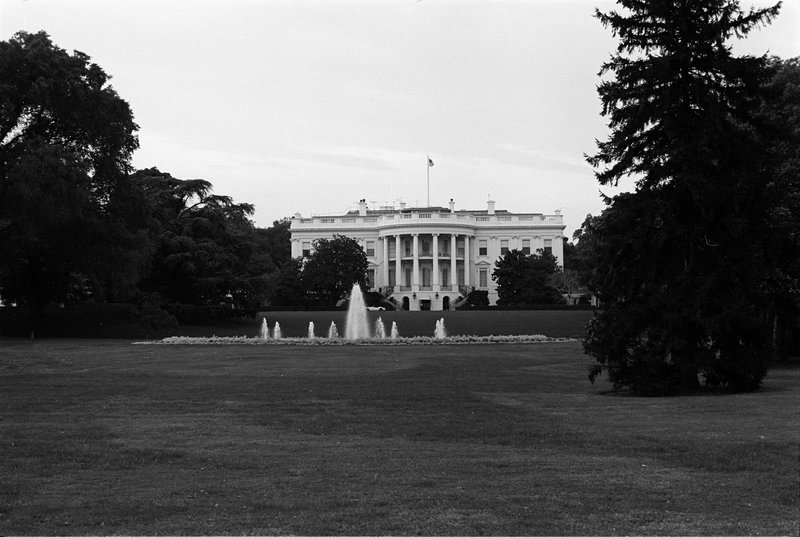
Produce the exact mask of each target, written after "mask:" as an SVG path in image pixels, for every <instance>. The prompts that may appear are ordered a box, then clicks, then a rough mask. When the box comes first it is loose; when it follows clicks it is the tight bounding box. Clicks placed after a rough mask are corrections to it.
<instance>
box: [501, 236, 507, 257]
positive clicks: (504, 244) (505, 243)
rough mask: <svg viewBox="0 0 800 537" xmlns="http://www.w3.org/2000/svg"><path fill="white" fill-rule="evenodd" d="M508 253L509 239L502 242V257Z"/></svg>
mask: <svg viewBox="0 0 800 537" xmlns="http://www.w3.org/2000/svg"><path fill="white" fill-rule="evenodd" d="M507 253H508V239H502V240H500V255H506V254H507Z"/></svg>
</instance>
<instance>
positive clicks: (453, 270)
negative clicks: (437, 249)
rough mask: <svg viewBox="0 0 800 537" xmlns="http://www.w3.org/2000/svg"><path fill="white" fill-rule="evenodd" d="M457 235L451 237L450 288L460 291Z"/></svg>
mask: <svg viewBox="0 0 800 537" xmlns="http://www.w3.org/2000/svg"><path fill="white" fill-rule="evenodd" d="M456 244H457V240H456V235H455V233H453V234H451V235H450V288H451V289H458V256H457V253H458V249H457V248H456Z"/></svg>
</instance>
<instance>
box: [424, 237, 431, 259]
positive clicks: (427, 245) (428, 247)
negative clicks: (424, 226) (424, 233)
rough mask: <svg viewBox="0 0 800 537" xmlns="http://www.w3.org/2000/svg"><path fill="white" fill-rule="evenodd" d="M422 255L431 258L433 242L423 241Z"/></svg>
mask: <svg viewBox="0 0 800 537" xmlns="http://www.w3.org/2000/svg"><path fill="white" fill-rule="evenodd" d="M422 255H423V256H430V255H432V254H431V241H430V240H429V239H422Z"/></svg>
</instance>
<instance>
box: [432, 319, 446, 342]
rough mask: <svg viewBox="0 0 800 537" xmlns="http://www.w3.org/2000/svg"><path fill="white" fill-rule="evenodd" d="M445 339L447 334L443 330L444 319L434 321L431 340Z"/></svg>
mask: <svg viewBox="0 0 800 537" xmlns="http://www.w3.org/2000/svg"><path fill="white" fill-rule="evenodd" d="M446 337H447V332H446V331H445V329H444V317H442V318H441V319H439V320H438V321H436V327H435V328H434V330H433V339H444V338H446Z"/></svg>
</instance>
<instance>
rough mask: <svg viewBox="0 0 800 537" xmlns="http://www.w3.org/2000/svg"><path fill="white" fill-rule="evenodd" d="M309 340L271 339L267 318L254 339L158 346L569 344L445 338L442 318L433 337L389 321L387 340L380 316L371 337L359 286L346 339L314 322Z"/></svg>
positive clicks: (181, 340)
mask: <svg viewBox="0 0 800 537" xmlns="http://www.w3.org/2000/svg"><path fill="white" fill-rule="evenodd" d="M307 334H308V337H305V338H303V337H286V338H284V337H283V334H282V332H281V325H280V323H278V322H277V321H276V322H275V326H274V328H273V330H272V337H270V331H269V326H268V325H267V319H266V317H264V318H263V319H262V321H261V327H260V330H259V332H258V336H257V337H241V336H233V337H217V336H212V337H210V338H208V337H207V338H203V337H183V336H174V337H171V338H164V339H163V340H161V341H160V342H158V343H162V344H173V345H174V344H243V343H244V344H252V343H256V344H258V343H263V344H270V345H352V344H358V345H431V344H451V345H469V344H477V343H517V344H519V343H541V342H545V341H569V340H568V339H565V338H555V339H554V338H548V337H546V336H543V335H540V334H534V335H519V336H503V335H500V336H494V335H490V336H470V335H455V336H448V335H447V331H446V330H445V327H444V317H442V318H440V319H439V320H437V321H436V326H435V327H434V331H433V337H431V336H414V335H412V336H407V337H400V332H399V330H398V329H397V323H396V322H395V321H392V327H391V329H390V331H389V337H388V338H387V337H386V326H385V324H384V322H383V319H382V318H381V317H378V319H377V320H376V321H375V323H374V334H370V325H369V321H368V318H367V308H366V305H365V304H364V295H363V294H362V293H361V288H360V287H359V286H358V284H356V285H354V286H353V290H352V291H351V294H350V307H349V308H348V310H347V317H346V324H345V337H344V338H340V337H339V330H338V329H337V327H336V323H335V322H333V321H331V324H330V327H329V328H328V337H327V338H324V337H319V338H318V337H316V336H315V334H314V322H313V321H311V322H309V323H308V332H307Z"/></svg>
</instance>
